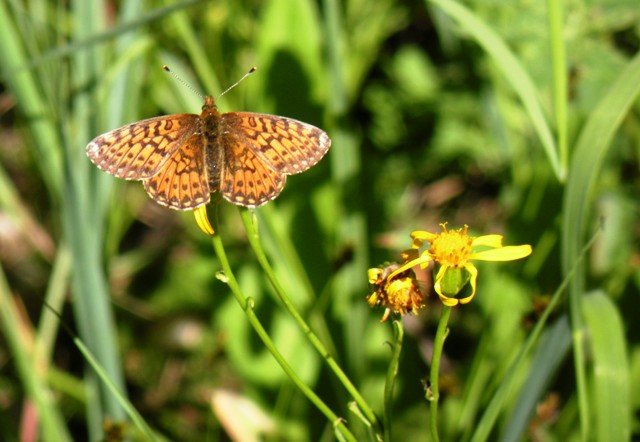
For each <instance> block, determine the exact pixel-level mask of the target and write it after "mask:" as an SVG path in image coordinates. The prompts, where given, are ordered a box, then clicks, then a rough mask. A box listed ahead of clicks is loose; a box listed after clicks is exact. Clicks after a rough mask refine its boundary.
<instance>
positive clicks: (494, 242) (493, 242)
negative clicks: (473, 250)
mask: <svg viewBox="0 0 640 442" xmlns="http://www.w3.org/2000/svg"><path fill="white" fill-rule="evenodd" d="M471 246H472V247H475V246H488V247H493V248H494V249H495V248H497V247H502V235H482V236H479V237H477V238H474V239H473V241H472V242H471Z"/></svg>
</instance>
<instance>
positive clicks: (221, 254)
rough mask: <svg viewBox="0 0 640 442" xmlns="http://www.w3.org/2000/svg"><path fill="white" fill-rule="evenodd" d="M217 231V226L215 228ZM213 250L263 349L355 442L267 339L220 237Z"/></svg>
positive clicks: (341, 431)
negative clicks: (267, 351) (241, 288)
mask: <svg viewBox="0 0 640 442" xmlns="http://www.w3.org/2000/svg"><path fill="white" fill-rule="evenodd" d="M216 230H217V226H216ZM212 243H213V249H214V251H215V253H216V255H217V257H218V260H219V261H220V265H221V266H222V270H223V272H224V282H225V283H226V284H227V285H228V286H229V288H230V289H231V292H232V293H233V296H234V297H235V298H236V301H238V304H240V307H241V308H242V310H244V312H245V313H246V315H247V318H248V319H249V323H250V324H251V326H252V327H253V329H254V330H255V331H256V333H257V334H258V336H259V337H260V339H261V340H262V342H263V343H264V345H265V347H266V348H267V350H269V352H270V353H271V354H272V355H273V357H274V358H275V360H276V362H277V363H278V364H279V365H280V367H282V369H283V370H284V372H285V373H286V375H287V376H288V377H289V379H291V381H292V382H293V383H294V384H295V385H296V387H298V388H299V389H300V391H301V392H302V393H303V394H304V395H305V396H306V397H307V398H308V399H309V400H310V401H311V402H312V403H313V404H314V405H315V406H316V407H317V408H318V410H320V411H321V412H322V413H323V414H324V415H325V416H326V417H327V419H329V421H331V423H332V424H333V426H334V429H335V430H337V431H339V432H340V433H341V436H343V437H344V440H348V441H352V442H355V441H356V438H355V436H354V435H353V434H352V433H351V431H349V429H348V428H347V427H346V426H345V425H344V420H343V419H341V418H340V417H338V416H337V415H336V414H335V413H334V412H333V411H332V410H331V409H330V408H329V407H328V406H327V405H326V404H325V403H324V402H323V401H322V399H320V398H319V397H318V396H317V395H316V394H315V393H314V392H313V390H311V388H309V387H308V386H307V385H306V384H305V383H304V382H303V381H302V379H300V377H298V375H297V374H296V373H295V371H293V369H292V368H291V366H290V365H289V364H288V363H287V361H286V360H285V358H284V357H283V356H282V354H281V353H280V352H279V351H278V349H277V348H276V346H275V345H274V343H273V341H271V338H270V337H269V335H268V333H267V332H266V330H265V329H264V327H263V326H262V323H261V322H260V320H259V319H258V317H257V316H256V315H255V312H254V311H253V307H254V303H253V300H252V299H251V298H245V296H244V295H243V294H242V291H241V290H240V286H239V285H238V282H237V281H236V278H235V276H234V274H233V271H232V270H231V265H230V264H229V260H228V259H227V254H226V252H225V250H224V245H223V244H222V239H221V238H220V235H214V236H213V237H212Z"/></svg>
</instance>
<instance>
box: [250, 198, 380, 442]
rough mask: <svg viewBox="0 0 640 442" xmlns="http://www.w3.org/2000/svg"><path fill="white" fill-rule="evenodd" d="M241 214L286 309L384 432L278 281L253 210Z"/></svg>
mask: <svg viewBox="0 0 640 442" xmlns="http://www.w3.org/2000/svg"><path fill="white" fill-rule="evenodd" d="M240 216H241V217H242V222H243V224H244V227H245V229H246V231H247V236H248V239H249V244H251V248H252V249H253V251H254V253H255V254H256V257H257V259H258V262H259V263H260V266H261V267H262V270H263V271H264V273H265V275H266V276H267V278H268V279H269V282H270V283H271V285H272V286H273V288H274V290H275V292H276V294H277V295H278V298H279V299H280V301H281V302H282V304H283V305H284V307H285V309H286V310H287V312H289V314H290V315H291V316H292V317H293V319H294V320H295V321H296V323H297V324H298V326H299V327H300V329H301V330H302V331H303V333H304V334H305V335H306V336H307V338H308V339H309V341H310V342H311V344H312V345H313V347H314V348H315V349H316V350H317V351H318V353H319V354H320V355H321V356H322V357H323V358H324V360H325V361H326V362H327V365H328V366H329V368H330V369H331V370H332V371H333V372H334V374H335V375H336V377H337V378H338V379H339V380H340V382H341V383H342V385H343V386H344V387H345V389H346V390H347V391H348V392H349V394H350V395H351V397H353V399H354V400H355V401H356V403H357V404H358V407H359V408H360V410H361V411H362V413H363V414H364V416H365V417H366V418H367V420H368V421H369V423H370V424H371V426H372V428H374V430H375V431H376V432H377V433H378V434H380V433H381V432H382V428H381V427H380V422H379V421H378V418H377V417H376V415H375V413H374V412H373V410H372V409H371V407H370V406H369V404H368V403H367V402H366V401H365V400H364V398H363V397H362V395H360V392H359V391H358V390H357V389H356V387H355V386H354V385H353V384H352V383H351V380H350V379H349V378H348V377H347V375H346V374H345V373H344V372H343V371H342V369H341V368H340V366H339V365H338V363H337V362H336V361H335V359H334V358H333V356H331V354H329V352H328V350H327V349H326V347H325V346H324V344H323V343H322V342H321V341H320V339H318V337H317V336H316V334H315V333H314V332H313V331H312V330H311V328H310V327H309V325H308V324H307V322H306V321H305V320H304V318H303V317H302V315H300V313H298V310H297V309H296V307H295V306H294V305H293V303H292V302H291V300H290V299H289V297H288V296H287V294H286V293H285V291H284V289H283V288H282V286H281V285H280V282H278V279H277V278H276V275H275V273H274V271H273V269H272V268H271V265H270V264H269V260H268V259H267V256H266V254H265V252H264V249H263V248H262V244H261V243H260V240H259V235H258V229H257V228H256V226H255V225H254V223H253V220H252V216H251V212H249V211H248V210H246V209H241V210H240Z"/></svg>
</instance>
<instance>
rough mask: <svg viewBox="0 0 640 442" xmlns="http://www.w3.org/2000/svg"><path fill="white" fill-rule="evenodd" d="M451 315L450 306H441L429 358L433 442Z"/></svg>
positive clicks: (436, 425) (436, 431) (435, 433)
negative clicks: (442, 362) (444, 349)
mask: <svg viewBox="0 0 640 442" xmlns="http://www.w3.org/2000/svg"><path fill="white" fill-rule="evenodd" d="M450 315H451V307H449V306H446V305H445V306H443V307H442V312H441V313H440V322H439V323H438V330H437V331H436V339H435V342H434V344H433V358H432V360H431V378H430V381H431V387H430V389H431V395H430V396H429V397H428V399H429V400H430V401H431V406H430V408H431V438H432V440H433V442H438V441H439V440H440V437H439V436H438V401H439V399H440V389H439V387H438V382H439V375H440V358H441V357H442V349H443V348H444V341H445V339H447V335H448V334H449V329H448V328H447V324H448V323H449V316H450Z"/></svg>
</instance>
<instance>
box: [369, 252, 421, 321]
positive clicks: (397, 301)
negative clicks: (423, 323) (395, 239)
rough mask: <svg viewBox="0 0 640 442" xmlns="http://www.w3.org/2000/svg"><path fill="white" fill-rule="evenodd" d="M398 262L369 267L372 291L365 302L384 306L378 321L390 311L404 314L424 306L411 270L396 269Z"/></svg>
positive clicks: (372, 305) (385, 317)
mask: <svg viewBox="0 0 640 442" xmlns="http://www.w3.org/2000/svg"><path fill="white" fill-rule="evenodd" d="M399 267H400V264H397V263H391V264H386V265H384V266H382V267H375V268H372V269H369V271H368V277H369V284H370V285H371V288H372V289H373V293H371V294H370V295H368V296H367V303H368V304H369V305H370V306H371V307H377V306H383V307H386V309H385V311H384V315H383V316H382V319H381V320H380V322H384V321H386V320H387V318H388V317H389V314H391V312H395V313H400V314H401V315H403V316H404V315H405V314H406V313H407V312H411V313H413V314H414V315H417V314H418V309H419V308H421V307H424V304H423V302H422V300H423V296H422V292H421V291H420V287H419V286H418V283H417V282H416V279H415V274H414V273H413V270H411V269H410V268H409V269H405V270H404V271H402V272H397V271H396V270H397V269H398V268H399Z"/></svg>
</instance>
